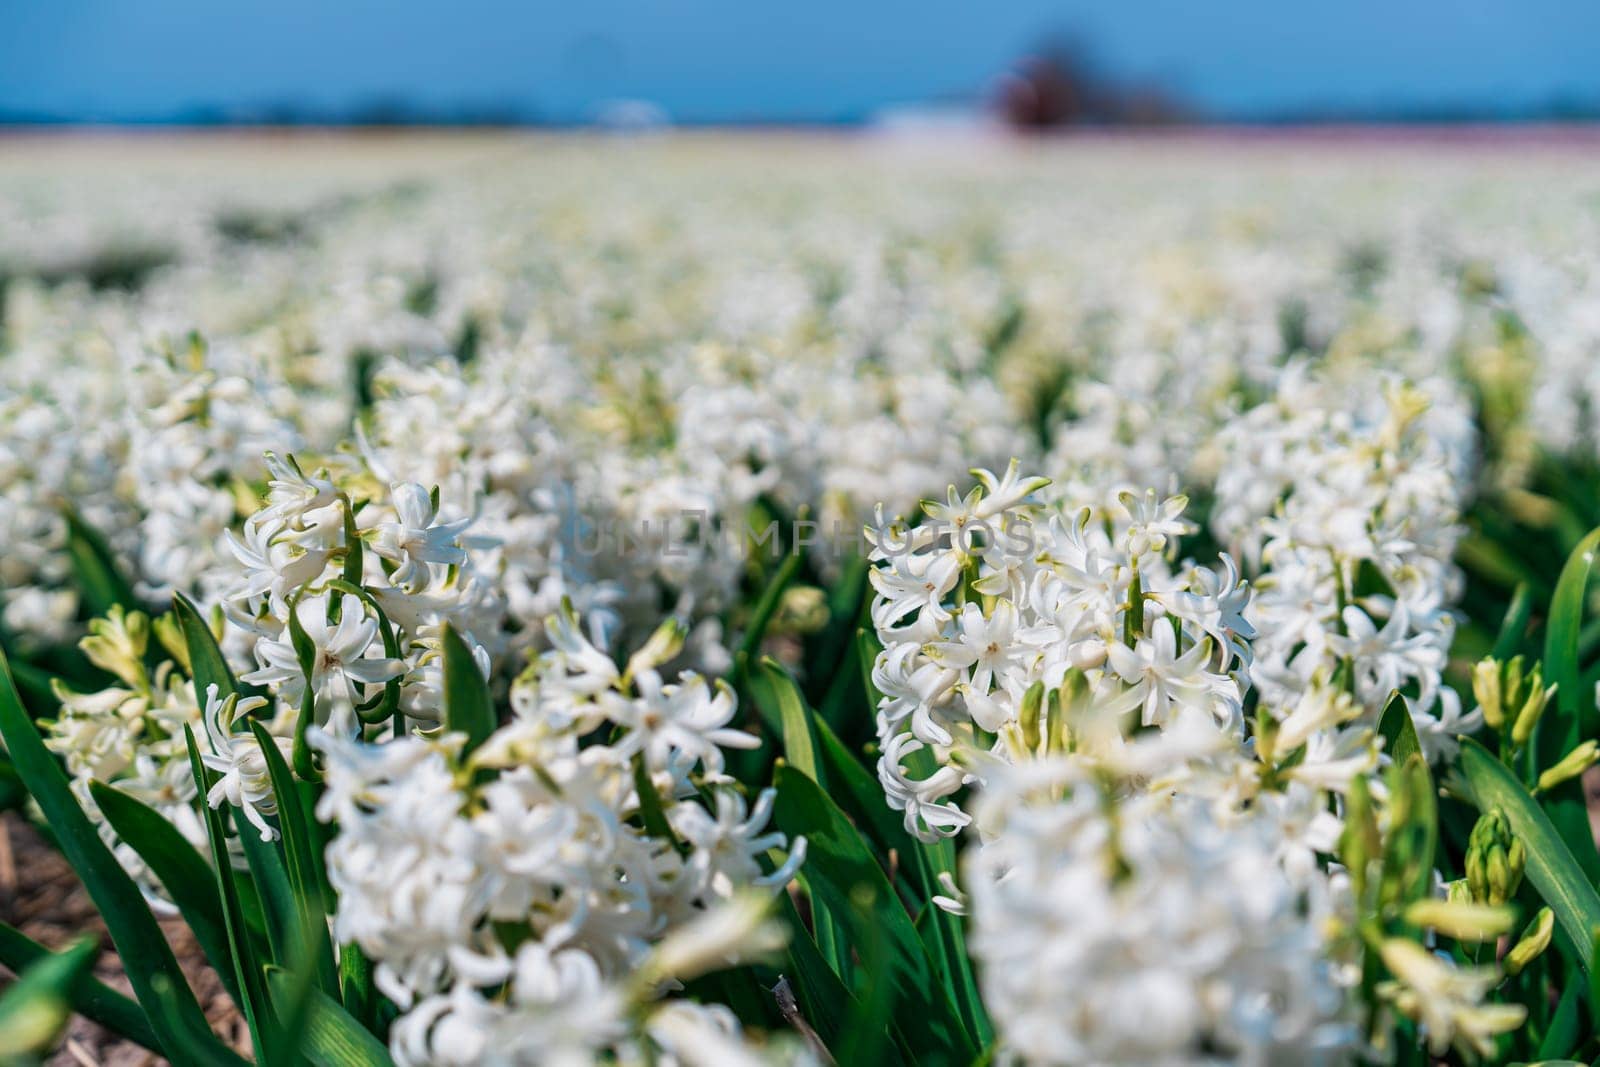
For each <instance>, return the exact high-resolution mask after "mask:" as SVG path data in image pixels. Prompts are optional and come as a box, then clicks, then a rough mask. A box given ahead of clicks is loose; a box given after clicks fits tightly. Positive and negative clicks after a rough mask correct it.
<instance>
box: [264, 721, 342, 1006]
mask: <svg viewBox="0 0 1600 1067" xmlns="http://www.w3.org/2000/svg"><path fill="white" fill-rule="evenodd" d="M250 731H251V733H252V734H253V735H254V737H255V739H256V745H257V747H258V748H259V749H260V751H261V756H262V759H263V760H264V761H265V762H266V765H267V774H268V776H269V777H270V778H271V779H272V794H273V797H274V798H275V799H276V800H277V804H278V816H277V823H278V835H279V839H280V841H281V844H282V860H283V864H284V868H285V870H286V871H287V874H288V880H289V890H290V895H289V899H290V902H291V904H292V905H293V907H294V909H295V912H296V923H295V926H296V928H297V929H298V930H299V931H300V937H299V943H300V944H301V947H302V951H300V952H297V953H296V955H299V956H305V957H307V959H308V961H309V963H310V964H311V966H313V967H314V968H315V972H316V978H317V981H318V982H319V984H320V985H321V988H322V991H323V992H324V993H327V994H328V995H329V996H337V995H338V992H339V979H338V975H337V972H336V970H335V968H334V962H333V945H332V943H331V941H330V940H329V938H328V912H327V908H328V904H329V902H328V900H327V899H326V897H325V896H324V886H325V884H326V882H327V878H326V877H325V875H324V874H323V870H322V857H321V856H320V855H319V854H318V852H317V847H316V838H315V834H314V832H313V830H312V828H311V814H310V813H309V812H308V811H306V809H305V806H304V805H303V804H302V802H301V797H300V790H299V789H298V788H297V784H296V782H295V780H294V775H293V774H291V773H290V771H289V765H288V764H287V763H285V762H284V759H283V753H282V752H280V751H278V746H277V744H276V742H275V741H274V739H273V737H272V735H271V734H269V733H268V732H267V729H266V727H264V726H262V725H261V723H260V721H259V720H256V719H251V720H250ZM306 942H309V943H306ZM279 962H280V963H287V962H288V961H287V960H279Z"/></svg>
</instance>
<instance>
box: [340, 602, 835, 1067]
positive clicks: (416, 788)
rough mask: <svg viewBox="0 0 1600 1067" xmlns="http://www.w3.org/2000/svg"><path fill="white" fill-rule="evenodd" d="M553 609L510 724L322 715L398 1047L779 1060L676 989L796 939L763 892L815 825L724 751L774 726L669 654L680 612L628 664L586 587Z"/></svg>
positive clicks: (543, 1055) (355, 925)
mask: <svg viewBox="0 0 1600 1067" xmlns="http://www.w3.org/2000/svg"><path fill="white" fill-rule="evenodd" d="M550 631H551V633H552V634H553V635H554V647H553V648H552V649H551V650H550V651H549V652H547V653H546V654H544V655H543V656H541V657H540V658H539V659H538V660H537V661H536V662H535V663H533V664H532V665H531V666H530V667H529V668H528V670H527V671H526V672H525V673H524V674H523V675H522V676H521V677H519V678H518V679H517V681H516V683H515V685H514V686H513V688H512V692H511V706H512V708H513V709H514V712H513V716H512V718H511V719H510V721H508V722H507V723H506V724H505V725H503V726H500V727H499V728H498V729H495V730H494V731H493V732H491V733H489V734H488V735H487V736H486V737H481V738H471V737H468V736H466V735H463V734H461V733H458V732H455V731H453V730H446V731H444V732H442V733H435V732H425V733H415V734H413V735H411V736H407V737H402V738H399V739H397V740H392V741H390V742H388V743H384V744H377V745H374V744H369V743H363V742H360V741H356V740H352V739H349V738H341V737H339V736H337V735H335V734H333V733H331V732H328V731H319V733H318V734H317V736H316V739H315V743H316V745H317V746H318V748H319V749H320V750H321V751H322V752H323V754H324V755H325V760H326V761H325V765H324V773H325V774H326V780H327V791H326V792H325V793H324V794H323V797H322V800H321V802H320V804H319V808H318V815H319V816H320V817H321V818H323V819H324V820H326V821H329V822H330V823H333V824H336V825H337V826H338V827H339V832H338V834H337V836H336V837H335V838H334V839H333V841H332V843H331V845H330V846H329V851H328V873H329V878H330V881H331V883H332V885H333V887H334V889H335V890H336V891H337V892H338V895H339V902H340V903H339V910H338V912H337V913H336V915H335V916H334V932H335V934H336V935H337V938H338V940H339V941H341V942H348V943H353V944H355V945H358V946H360V947H361V948H362V949H363V950H364V952H365V953H366V955H367V957H368V958H370V959H371V960H373V961H374V962H375V963H376V965H377V969H376V974H375V976H376V982H377V985H378V988H379V989H381V990H382V991H383V992H384V993H385V994H386V995H387V996H388V997H389V998H390V999H391V1000H392V1001H393V1002H394V1003H395V1005H396V1006H397V1007H398V1008H399V1009H400V1012H401V1014H400V1016H399V1018H398V1019H397V1020H396V1022H395V1025H394V1029H393V1032H392V1037H391V1050H392V1052H393V1054H394V1057H395V1061H396V1063H398V1064H462V1065H466V1064H475V1063H485V1062H493V1063H505V1064H522V1063H527V1064H532V1063H574V1064H577V1063H590V1062H594V1061H595V1060H597V1059H600V1058H613V1057H614V1058H615V1059H616V1061H617V1062H623V1063H632V1062H639V1063H645V1062H716V1059H717V1057H719V1056H723V1055H726V1056H728V1057H730V1059H729V1060H728V1062H756V1061H757V1060H758V1057H759V1055H760V1054H761V1053H760V1050H758V1049H756V1048H755V1047H753V1046H749V1045H748V1044H747V1043H746V1042H745V1041H744V1039H743V1037H742V1035H741V1032H740V1027H739V1024H738V1022H737V1020H736V1019H735V1018H734V1017H733V1016H732V1014H731V1013H729V1012H728V1010H727V1009H726V1008H721V1007H718V1006H715V1005H711V1006H708V1005H704V1004H701V1003H698V1002H693V1001H686V1000H667V1001H660V999H659V998H660V997H661V996H662V994H663V993H665V992H667V991H669V990H671V989H673V988H677V987H678V986H679V985H680V984H681V982H683V981H688V980H690V979H693V978H696V977H699V976H700V975H702V974H705V973H708V972H711V971H714V970H720V969H723V968H726V967H729V966H732V965H734V964H737V963H740V962H745V961H748V960H751V959H759V958H762V957H764V956H765V955H766V954H769V953H771V952H772V951H774V950H776V949H779V948H781V947H782V942H783V931H782V930H781V928H777V927H774V926H773V925H772V924H770V922H769V921H768V920H767V919H766V918H765V913H766V908H765V906H764V905H763V903H762V900H761V896H762V893H763V892H765V893H766V894H768V895H770V894H771V893H772V892H774V891H775V890H777V889H780V888H781V887H782V886H784V885H785V884H787V883H788V882H789V881H790V880H791V879H792V878H793V876H794V872H795V870H796V869H797V868H798V867H799V865H800V863H801V862H802V860H803V858H804V855H805V842H804V840H803V839H797V840H795V841H793V842H787V841H786V839H785V837H784V835H783V834H781V833H776V832H772V831H770V830H769V829H768V828H767V822H768V819H769V817H770V813H771V808H772V795H771V793H770V791H769V792H767V793H764V794H762V795H761V796H759V797H756V798H754V799H753V801H752V800H750V799H748V798H747V797H746V796H745V795H744V794H742V793H741V792H740V791H739V790H738V788H737V787H736V786H735V785H734V784H733V783H732V782H730V781H729V780H728V779H727V777H726V775H725V774H723V773H722V771H723V752H724V749H725V748H746V747H749V746H751V745H753V744H754V743H755V738H753V737H751V736H750V735H748V734H745V733H742V732H741V731H739V730H737V729H735V728H733V727H731V726H730V725H729V724H730V722H731V720H732V719H733V716H734V713H735V710H736V707H735V701H734V698H733V695H732V693H731V691H730V690H728V689H727V687H726V686H725V685H719V686H716V687H713V686H712V685H710V684H708V683H707V682H706V681H705V680H704V679H701V678H699V677H696V676H693V675H685V676H683V677H682V678H680V679H679V680H677V681H675V682H666V681H663V679H662V678H661V677H660V676H659V675H658V674H657V673H656V668H657V667H658V666H659V664H660V662H661V661H663V660H665V659H669V658H671V657H672V656H673V655H674V654H676V652H677V651H678V650H679V648H678V646H679V644H680V643H681V640H682V632H681V629H680V628H679V627H678V626H677V624H674V623H668V624H667V625H666V627H665V628H664V630H663V632H662V633H661V634H659V635H658V636H657V638H656V639H655V640H653V641H652V642H650V643H649V644H647V645H646V646H645V647H643V648H641V649H640V650H639V651H637V652H636V653H634V654H633V655H632V656H631V657H630V658H629V659H628V660H627V662H626V664H625V665H624V666H623V667H622V668H620V669H619V668H618V667H617V665H616V664H615V663H614V662H613V661H612V660H611V658H610V657H609V656H607V655H605V654H604V653H602V652H601V651H600V650H599V649H597V648H596V647H595V646H594V645H593V644H591V643H590V642H589V641H588V639H587V638H586V637H585V636H584V635H583V634H582V632H581V630H580V629H579V626H578V620H577V618H576V616H575V615H573V614H572V613H571V609H570V607H568V608H567V609H566V612H565V613H564V614H562V615H560V616H558V617H556V618H552V619H551V620H550ZM452 639H453V638H452ZM595 736H600V737H607V738H611V739H612V740H610V741H599V742H591V743H585V739H586V738H593V737H595ZM786 844H787V845H788V846H789V849H788V852H787V856H786V857H784V858H782V860H781V862H780V863H779V864H778V865H777V866H773V865H772V864H771V863H770V862H769V861H768V859H767V857H768V855H769V853H771V852H772V850H782V849H783V848H784V847H785V845H786ZM793 1054H795V1053H794V1050H792V1049H791V1050H790V1052H789V1055H793ZM679 1055H682V1056H683V1057H685V1058H683V1059H677V1058H675V1057H677V1056H679Z"/></svg>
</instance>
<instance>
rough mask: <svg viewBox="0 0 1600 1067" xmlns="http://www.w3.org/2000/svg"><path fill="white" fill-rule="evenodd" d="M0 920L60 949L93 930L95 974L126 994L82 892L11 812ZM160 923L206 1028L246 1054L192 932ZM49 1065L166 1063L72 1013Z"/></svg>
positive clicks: (5, 818) (62, 863)
mask: <svg viewBox="0 0 1600 1067" xmlns="http://www.w3.org/2000/svg"><path fill="white" fill-rule="evenodd" d="M0 921H3V922H7V923H10V924H11V925H12V926H15V927H17V928H18V929H20V930H21V931H22V932H23V933H25V934H27V935H28V936H29V937H31V938H33V939H34V940H35V941H38V942H41V943H43V944H45V945H48V946H49V947H50V948H61V947H63V946H65V945H66V944H67V943H68V942H70V941H72V940H73V939H74V938H75V937H77V936H79V935H80V934H82V933H85V932H93V933H95V934H97V935H99V937H100V943H101V953H100V958H99V960H98V961H97V962H96V964H95V976H96V977H98V978H99V979H100V980H101V981H102V982H105V983H106V984H107V985H109V986H111V987H112V988H114V989H118V990H121V991H122V992H124V993H127V992H129V991H130V990H129V986H128V980H127V978H126V976H124V974H123V973H122V963H121V961H120V960H118V958H117V954H116V950H115V948H113V947H112V944H111V939H110V938H109V937H108V936H107V935H106V929H105V925H104V924H103V923H102V922H101V921H100V916H99V914H98V913H97V912H96V911H95V907H94V902H93V901H91V900H90V899H89V894H88V892H87V891H85V890H84V888H83V885H82V884H81V883H80V882H79V881H78V879H77V876H76V875H74V874H73V873H72V868H71V867H69V866H68V865H67V862H66V860H64V859H62V858H61V855H60V854H59V853H58V852H56V850H55V849H53V848H51V847H50V845H48V844H47V843H46V842H45V841H44V840H43V839H42V838H41V837H40V836H39V835H38V834H37V833H36V832H35V831H34V830H33V828H32V827H31V826H29V825H28V824H27V823H26V822H25V821H24V820H23V819H21V818H20V817H18V815H17V814H16V813H15V812H5V813H3V814H0ZM161 928H162V930H163V931H165V933H166V935H167V940H168V941H169V942H171V944H172V949H173V952H174V953H176V955H177V957H178V962H179V963H180V964H181V965H182V967H183V972H184V974H186V975H187V976H188V978H189V985H190V987H191V988H193V989H194V992H195V996H196V997H198V998H199V1000H200V1005H201V1007H203V1008H204V1009H205V1012H206V1017H207V1018H209V1019H210V1020H211V1026H212V1029H214V1030H215V1031H216V1032H217V1033H218V1034H219V1035H221V1036H222V1038H223V1040H225V1041H227V1042H228V1043H229V1044H231V1045H232V1046H233V1047H234V1048H236V1049H237V1050H239V1051H240V1052H241V1053H243V1054H244V1055H246V1056H248V1055H249V1054H250V1035H249V1032H248V1031H247V1030H246V1028H245V1024H244V1019H243V1018H242V1017H241V1016H240V1015H239V1013H238V1011H237V1010H236V1009H235V1008H234V1005H233V1001H232V1000H230V999H229V998H228V994H227V993H226V992H225V991H224V990H223V988H222V983H221V982H219V981H218V980H217V976H216V973H215V972H214V971H212V970H211V968H210V966H209V965H208V964H207V963H206V962H205V957H204V956H203V955H202V954H201V952H200V946H199V945H198V944H196V942H195V939H194V935H193V934H191V933H190V932H189V928H188V927H187V926H186V925H184V922H183V920H182V919H181V918H170V919H163V920H162V921H161ZM10 977H11V972H10V971H8V970H6V969H5V967H3V966H0V986H4V985H5V984H7V983H8V982H9V980H10ZM47 1062H49V1063H50V1064H51V1065H52V1067H78V1065H104V1067H153V1065H155V1064H164V1063H166V1062H167V1061H166V1059H165V1058H164V1057H161V1056H158V1055H156V1054H155V1053H153V1052H150V1051H148V1050H146V1049H143V1048H140V1047H139V1046H138V1045H135V1044H134V1043H133V1042H131V1041H125V1040H123V1039H122V1038H120V1037H118V1036H117V1035H115V1034H113V1033H111V1032H110V1031H109V1030H106V1029H105V1028H103V1027H101V1026H99V1025H98V1024H96V1023H92V1022H90V1021H89V1020H88V1019H85V1018H84V1017H83V1016H81V1015H74V1016H73V1017H72V1021H71V1022H70V1023H69V1024H68V1025H67V1030H66V1034H65V1035H64V1037H63V1039H62V1041H61V1046H60V1049H59V1051H57V1052H56V1053H55V1055H54V1056H52V1057H51V1058H50V1059H49V1060H48V1061H47Z"/></svg>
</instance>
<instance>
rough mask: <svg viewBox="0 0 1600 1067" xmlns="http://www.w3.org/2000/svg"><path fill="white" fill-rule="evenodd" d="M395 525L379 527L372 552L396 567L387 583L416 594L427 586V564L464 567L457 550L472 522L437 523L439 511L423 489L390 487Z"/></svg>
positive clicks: (462, 552)
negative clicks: (464, 532) (460, 564)
mask: <svg viewBox="0 0 1600 1067" xmlns="http://www.w3.org/2000/svg"><path fill="white" fill-rule="evenodd" d="M390 496H391V498H392V499H393V501H394V510H395V517H396V521H394V522H385V523H380V524H379V525H378V528H377V537H376V538H375V540H374V541H373V544H372V550H373V551H374V552H375V553H377V554H378V556H380V557H381V558H383V559H387V560H390V561H391V562H393V563H396V564H398V566H397V567H396V568H395V571H394V573H393V574H391V575H390V576H389V578H390V581H392V582H394V584H395V585H397V586H399V587H400V588H402V589H406V590H408V591H410V592H413V593H414V592H418V591H420V590H421V589H422V587H423V586H425V585H426V584H427V583H428V580H429V578H430V572H429V570H428V565H429V564H444V565H454V564H459V563H464V562H465V561H466V558H467V553H466V550H465V549H463V548H462V547H461V544H460V537H461V533H462V531H463V530H465V529H466V528H467V527H468V526H470V525H472V520H471V519H470V518H467V519H458V520H456V521H455V522H446V523H440V522H436V521H435V520H436V519H437V517H438V514H439V509H438V506H437V505H436V504H435V503H434V500H433V497H432V495H431V494H430V493H429V492H428V490H427V489H425V488H423V487H422V486H420V485H418V484H417V483H416V482H397V483H396V484H395V485H393V486H391V487H390Z"/></svg>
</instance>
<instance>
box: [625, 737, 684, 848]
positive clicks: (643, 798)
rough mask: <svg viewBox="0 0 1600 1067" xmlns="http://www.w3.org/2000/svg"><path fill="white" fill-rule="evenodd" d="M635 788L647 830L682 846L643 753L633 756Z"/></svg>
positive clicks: (657, 837)
mask: <svg viewBox="0 0 1600 1067" xmlns="http://www.w3.org/2000/svg"><path fill="white" fill-rule="evenodd" d="M633 788H634V792H636V793H638V794H639V818H640V820H641V821H642V822H643V823H644V828H645V830H646V831H648V832H649V834H650V836H651V837H654V838H656V839H658V840H661V841H671V842H672V843H673V844H674V845H677V846H679V847H680V848H681V847H682V846H681V844H680V842H679V841H678V835H676V834H674V833H673V832H672V824H671V823H669V822H668V821H667V813H666V811H665V809H663V808H662V806H661V794H660V793H657V792H656V787H655V783H653V782H651V781H650V771H649V770H648V769H647V768H646V767H645V765H644V757H643V756H642V755H639V756H634V757H633Z"/></svg>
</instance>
